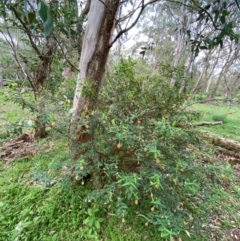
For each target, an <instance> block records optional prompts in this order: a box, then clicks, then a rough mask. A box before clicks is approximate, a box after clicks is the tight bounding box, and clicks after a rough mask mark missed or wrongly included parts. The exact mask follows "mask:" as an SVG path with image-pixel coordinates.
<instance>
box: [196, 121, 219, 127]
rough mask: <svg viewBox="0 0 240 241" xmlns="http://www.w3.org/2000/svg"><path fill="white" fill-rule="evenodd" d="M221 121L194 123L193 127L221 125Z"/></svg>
mask: <svg viewBox="0 0 240 241" xmlns="http://www.w3.org/2000/svg"><path fill="white" fill-rule="evenodd" d="M222 124H223V122H222V121H215V122H208V121H202V122H198V123H194V124H193V125H194V126H215V125H222Z"/></svg>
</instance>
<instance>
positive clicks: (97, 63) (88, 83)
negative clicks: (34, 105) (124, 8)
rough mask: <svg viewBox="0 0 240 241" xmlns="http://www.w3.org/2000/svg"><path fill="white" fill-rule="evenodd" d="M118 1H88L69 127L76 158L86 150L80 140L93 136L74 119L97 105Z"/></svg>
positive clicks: (72, 149) (73, 152)
mask: <svg viewBox="0 0 240 241" xmlns="http://www.w3.org/2000/svg"><path fill="white" fill-rule="evenodd" d="M119 3H120V0H101V1H95V0H94V1H91V3H90V9H89V13H88V24H87V28H86V33H85V36H84V39H83V46H82V51H81V58H80V64H79V69H80V72H79V74H78V78H77V85H76V90H75V96H74V102H73V112H74V115H73V119H72V126H71V131H70V148H71V153H72V156H73V158H74V159H77V158H79V156H80V155H81V154H83V153H85V151H86V150H79V144H80V143H86V142H88V141H90V140H92V139H93V138H94V137H93V135H92V134H91V133H89V132H87V127H86V126H84V125H78V123H77V122H78V119H80V116H81V114H82V113H83V112H85V111H88V110H91V109H94V108H95V107H96V105H97V100H98V94H99V91H100V89H101V87H102V85H103V77H104V72H105V66H106V62H107V59H108V54H109V50H110V41H111V38H112V34H113V30H114V28H115V23H116V19H115V16H116V13H117V10H118V7H119ZM90 161H91V160H90Z"/></svg>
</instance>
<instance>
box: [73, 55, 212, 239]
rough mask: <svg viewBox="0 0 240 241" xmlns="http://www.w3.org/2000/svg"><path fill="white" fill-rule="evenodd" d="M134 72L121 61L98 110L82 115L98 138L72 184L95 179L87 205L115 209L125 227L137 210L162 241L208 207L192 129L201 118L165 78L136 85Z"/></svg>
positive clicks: (141, 80)
mask: <svg viewBox="0 0 240 241" xmlns="http://www.w3.org/2000/svg"><path fill="white" fill-rule="evenodd" d="M133 67H134V62H133V61H132V60H130V59H129V60H127V61H126V60H121V62H120V64H119V65H118V66H117V67H116V68H115V71H114V73H113V74H112V75H110V76H109V78H108V79H107V80H106V87H105V89H104V90H103V92H102V94H101V97H100V100H99V106H98V109H97V110H94V111H92V112H91V113H87V114H86V113H84V115H83V116H82V118H81V120H80V122H79V125H84V126H85V127H86V131H85V132H86V133H91V134H92V135H93V136H94V138H93V140H92V141H89V142H86V143H82V144H81V146H80V148H81V150H85V152H84V154H82V155H81V157H80V159H79V160H78V161H76V162H75V169H74V171H73V173H74V178H75V179H76V180H78V181H79V182H80V183H81V184H82V185H84V184H85V181H86V177H89V175H90V176H91V181H92V183H93V187H94V188H93V191H92V192H91V193H90V194H89V195H88V196H87V197H86V199H87V200H89V202H92V203H95V202H98V203H99V205H100V204H101V203H102V205H107V206H109V209H111V210H112V212H115V213H116V214H117V215H118V216H119V217H120V218H121V219H122V222H125V220H126V219H127V216H128V213H129V212H131V210H135V211H136V212H137V213H139V212H142V213H141V215H142V217H143V218H145V222H146V225H148V224H153V225H156V226H158V230H159V232H160V234H161V236H162V237H164V238H167V239H171V238H172V237H173V236H179V237H180V236H181V235H183V234H185V235H186V233H187V234H189V232H190V231H188V230H190V229H191V228H192V226H197V219H198V217H199V215H201V214H202V213H203V212H204V211H206V210H205V209H204V208H202V207H201V202H200V203H198V204H197V203H196V202H194V200H198V199H201V200H204V192H205V187H206V186H207V185H206V179H205V175H204V168H203V167H201V166H200V165H199V164H198V163H197V162H196V161H195V160H196V157H194V156H193V154H192V153H191V152H192V151H191V150H190V148H189V146H191V145H193V144H194V143H195V144H197V143H198V138H197V136H196V134H195V130H194V129H191V128H190V127H189V125H187V123H188V122H189V121H190V120H194V119H195V118H196V116H195V114H194V113H191V112H190V111H186V110H185V111H184V110H183V109H182V108H181V106H182V105H183V103H184V101H185V100H186V95H185V94H179V92H178V88H171V87H170V86H169V83H167V82H166V81H164V79H165V76H153V77H149V78H148V79H146V78H141V77H139V78H136V77H135V76H136V75H135V73H134V71H133ZM169 71H174V70H173V69H169ZM165 72H166V69H165ZM180 126H182V127H185V128H180ZM189 235H190V234H189Z"/></svg>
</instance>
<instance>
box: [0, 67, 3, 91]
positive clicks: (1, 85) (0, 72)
mask: <svg viewBox="0 0 240 241" xmlns="http://www.w3.org/2000/svg"><path fill="white" fill-rule="evenodd" d="M0 88H3V78H2V67H1V66H0Z"/></svg>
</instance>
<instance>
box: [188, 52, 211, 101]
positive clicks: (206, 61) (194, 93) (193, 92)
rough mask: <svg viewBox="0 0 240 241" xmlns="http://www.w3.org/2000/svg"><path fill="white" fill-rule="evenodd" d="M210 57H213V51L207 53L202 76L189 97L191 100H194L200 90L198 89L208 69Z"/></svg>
mask: <svg viewBox="0 0 240 241" xmlns="http://www.w3.org/2000/svg"><path fill="white" fill-rule="evenodd" d="M209 55H211V50H210V51H209V52H207V54H206V56H205V58H204V63H203V69H202V71H201V74H200V75H199V77H198V79H197V82H196V83H195V85H194V87H193V89H192V91H191V95H190V97H189V100H192V99H193V98H194V96H195V95H196V93H197V90H198V87H199V85H200V83H201V81H202V78H203V75H204V74H205V71H206V69H207V67H208V61H209Z"/></svg>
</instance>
